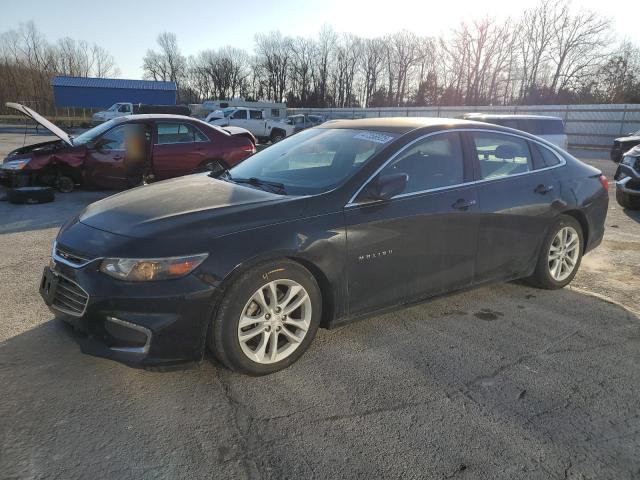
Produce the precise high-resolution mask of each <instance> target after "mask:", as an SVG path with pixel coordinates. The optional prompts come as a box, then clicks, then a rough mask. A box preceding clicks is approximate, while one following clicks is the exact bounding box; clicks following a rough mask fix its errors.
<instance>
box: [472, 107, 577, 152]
mask: <svg viewBox="0 0 640 480" xmlns="http://www.w3.org/2000/svg"><path fill="white" fill-rule="evenodd" d="M462 118H464V119H466V120H475V121H477V122H486V123H492V124H494V125H501V126H503V127H509V128H515V129H516V130H521V131H523V132H527V133H530V134H532V135H536V136H537V137H540V138H542V139H544V140H546V141H547V142H549V143H553V144H554V145H556V146H558V147H560V148H562V149H563V150H567V148H568V147H569V141H568V138H567V134H566V133H565V131H564V122H563V121H562V119H561V118H560V117H548V116H543V115H498V114H486V113H466V114H464V115H463V116H462Z"/></svg>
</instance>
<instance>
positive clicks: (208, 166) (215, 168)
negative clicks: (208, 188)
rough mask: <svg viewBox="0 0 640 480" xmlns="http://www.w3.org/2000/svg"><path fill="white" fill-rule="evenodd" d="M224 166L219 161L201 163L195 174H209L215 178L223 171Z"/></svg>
mask: <svg viewBox="0 0 640 480" xmlns="http://www.w3.org/2000/svg"><path fill="white" fill-rule="evenodd" d="M225 168H226V167H225V166H224V165H223V164H222V162H221V161H220V160H207V161H205V162H202V164H201V165H200V166H199V167H198V169H197V172H198V173H201V172H210V174H211V175H213V176H217V175H220V174H221V173H222V172H224V171H225Z"/></svg>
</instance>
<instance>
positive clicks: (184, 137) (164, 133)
mask: <svg viewBox="0 0 640 480" xmlns="http://www.w3.org/2000/svg"><path fill="white" fill-rule="evenodd" d="M207 140H208V138H207V137H206V136H205V135H204V134H203V133H202V132H201V131H200V130H198V129H197V128H195V127H193V126H192V125H189V124H187V123H168V122H167V123H165V122H162V123H158V144H159V145H163V144H168V143H193V142H206V141H207Z"/></svg>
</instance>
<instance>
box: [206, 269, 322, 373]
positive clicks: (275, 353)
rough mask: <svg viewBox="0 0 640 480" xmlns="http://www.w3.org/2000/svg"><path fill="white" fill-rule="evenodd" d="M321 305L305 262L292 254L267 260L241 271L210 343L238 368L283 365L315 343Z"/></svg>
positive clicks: (256, 369)
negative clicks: (286, 257)
mask: <svg viewBox="0 0 640 480" xmlns="http://www.w3.org/2000/svg"><path fill="white" fill-rule="evenodd" d="M321 309H322V301H321V294H320V289H319V287H318V284H317V283H316V281H315V279H314V277H313V275H311V273H310V272H309V271H308V270H307V269H306V268H304V267H303V266H302V265H300V264H298V263H296V262H293V261H290V260H283V261H279V262H275V263H268V264H263V265H261V266H259V267H256V268H253V269H251V270H249V271H248V272H246V273H244V274H242V275H241V276H240V277H239V278H238V279H237V280H236V281H235V282H234V283H233V284H232V285H231V287H230V288H229V289H228V290H227V291H226V293H225V294H224V296H223V298H222V300H221V302H220V306H219V308H218V311H217V314H216V315H215V317H214V319H213V321H212V325H211V328H210V332H209V337H208V343H209V348H210V349H211V351H212V352H213V354H214V356H215V357H216V358H217V359H218V360H220V361H221V362H222V363H224V364H225V365H226V366H227V367H229V368H230V369H232V370H235V371H237V372H241V373H245V374H248V375H266V374H269V373H273V372H276V371H278V370H282V369H283V368H286V367H288V366H289V365H291V364H292V363H293V362H295V361H296V360H297V359H298V358H300V356H301V355H302V354H303V353H304V352H305V351H306V350H307V348H308V347H309V345H310V344H311V341H312V340H313V337H314V336H315V334H316V331H317V329H318V325H319V324H320V317H321V314H322V312H321Z"/></svg>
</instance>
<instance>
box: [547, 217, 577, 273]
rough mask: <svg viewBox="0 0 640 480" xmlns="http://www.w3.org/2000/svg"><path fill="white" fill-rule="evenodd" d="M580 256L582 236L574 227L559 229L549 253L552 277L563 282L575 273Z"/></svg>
mask: <svg viewBox="0 0 640 480" xmlns="http://www.w3.org/2000/svg"><path fill="white" fill-rule="evenodd" d="M579 256H580V236H579V235H578V232H577V231H576V230H575V229H574V228H573V227H563V228H561V229H560V230H558V233H556V235H555V237H553V240H552V242H551V246H550V247H549V254H548V257H547V258H548V264H549V273H550V274H551V277H552V278H553V279H554V280H555V281H557V282H562V281H564V280H566V279H567V278H568V277H569V275H571V274H572V273H573V271H574V270H575V268H576V265H577V263H578V258H579Z"/></svg>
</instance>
